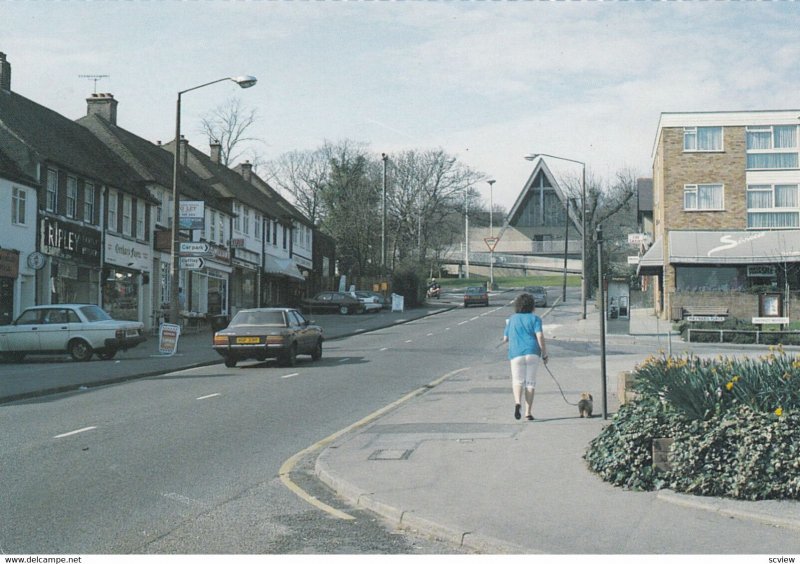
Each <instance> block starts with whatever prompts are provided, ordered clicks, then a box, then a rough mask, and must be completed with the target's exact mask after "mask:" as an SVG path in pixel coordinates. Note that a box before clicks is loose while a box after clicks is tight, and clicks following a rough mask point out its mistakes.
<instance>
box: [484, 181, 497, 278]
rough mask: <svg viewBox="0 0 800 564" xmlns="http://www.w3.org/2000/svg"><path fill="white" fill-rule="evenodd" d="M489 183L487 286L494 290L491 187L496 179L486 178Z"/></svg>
mask: <svg viewBox="0 0 800 564" xmlns="http://www.w3.org/2000/svg"><path fill="white" fill-rule="evenodd" d="M486 182H487V184H489V238H490V239H492V246H491V247H489V288H491V289H492V290H494V224H493V223H492V211H493V210H492V208H493V207H494V203H493V202H492V188H493V187H494V183H495V182H496V180H487V181H486Z"/></svg>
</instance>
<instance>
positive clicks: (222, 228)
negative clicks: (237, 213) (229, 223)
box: [217, 212, 225, 245]
mask: <svg viewBox="0 0 800 564" xmlns="http://www.w3.org/2000/svg"><path fill="white" fill-rule="evenodd" d="M217 221H219V223H218V224H217V225H218V227H219V229H218V231H219V233H218V234H217V235H218V236H219V237H218V239H217V241H218V242H219V244H220V245H224V244H225V215H224V214H223V213H222V212H219V216H218V217H217Z"/></svg>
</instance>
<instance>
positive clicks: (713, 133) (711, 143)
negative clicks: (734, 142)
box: [697, 127, 722, 151]
mask: <svg viewBox="0 0 800 564" xmlns="http://www.w3.org/2000/svg"><path fill="white" fill-rule="evenodd" d="M697 148H698V149H702V150H704V151H719V150H721V149H722V128H721V127H698V128H697Z"/></svg>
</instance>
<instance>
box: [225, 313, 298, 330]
mask: <svg viewBox="0 0 800 564" xmlns="http://www.w3.org/2000/svg"><path fill="white" fill-rule="evenodd" d="M237 325H267V326H269V327H286V321H285V319H284V317H283V312H282V311H240V312H239V313H237V314H236V315H234V316H233V319H232V320H231V322H230V325H228V327H236V326H237Z"/></svg>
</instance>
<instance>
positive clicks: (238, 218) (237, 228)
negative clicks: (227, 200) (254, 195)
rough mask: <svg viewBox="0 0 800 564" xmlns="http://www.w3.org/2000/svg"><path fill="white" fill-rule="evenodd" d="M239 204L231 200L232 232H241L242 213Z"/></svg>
mask: <svg viewBox="0 0 800 564" xmlns="http://www.w3.org/2000/svg"><path fill="white" fill-rule="evenodd" d="M240 212H241V206H240V205H239V204H238V203H236V202H233V232H234V233H241V232H242V215H241V213H240Z"/></svg>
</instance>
